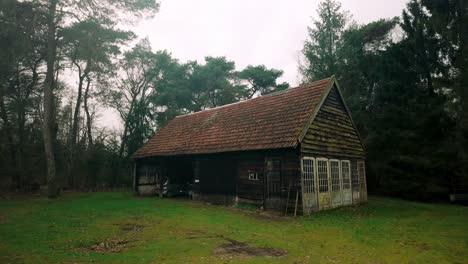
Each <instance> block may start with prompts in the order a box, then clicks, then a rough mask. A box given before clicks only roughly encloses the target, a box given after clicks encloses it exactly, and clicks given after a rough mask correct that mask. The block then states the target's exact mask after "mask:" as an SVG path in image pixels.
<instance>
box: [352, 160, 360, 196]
mask: <svg viewBox="0 0 468 264" xmlns="http://www.w3.org/2000/svg"><path fill="white" fill-rule="evenodd" d="M351 187H352V189H353V191H359V174H358V169H357V162H356V161H353V162H351Z"/></svg>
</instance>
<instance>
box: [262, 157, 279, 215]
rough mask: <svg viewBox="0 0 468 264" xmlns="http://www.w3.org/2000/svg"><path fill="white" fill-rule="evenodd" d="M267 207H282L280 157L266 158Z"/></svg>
mask: <svg viewBox="0 0 468 264" xmlns="http://www.w3.org/2000/svg"><path fill="white" fill-rule="evenodd" d="M265 207H266V209H280V208H281V159H280V158H266V160H265Z"/></svg>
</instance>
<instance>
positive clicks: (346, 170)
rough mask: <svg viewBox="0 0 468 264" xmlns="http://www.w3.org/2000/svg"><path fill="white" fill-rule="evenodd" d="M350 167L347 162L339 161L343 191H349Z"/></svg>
mask: <svg viewBox="0 0 468 264" xmlns="http://www.w3.org/2000/svg"><path fill="white" fill-rule="evenodd" d="M349 174H350V165H349V161H348V160H342V161H341V177H342V179H343V190H349V189H351V182H350V175H349Z"/></svg>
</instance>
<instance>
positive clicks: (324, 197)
mask: <svg viewBox="0 0 468 264" xmlns="http://www.w3.org/2000/svg"><path fill="white" fill-rule="evenodd" d="M316 161H317V180H318V204H319V210H324V209H328V208H330V206H331V199H330V181H329V175H330V171H329V168H328V159H324V158H318V159H316Z"/></svg>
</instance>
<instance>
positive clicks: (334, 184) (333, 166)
mask: <svg viewBox="0 0 468 264" xmlns="http://www.w3.org/2000/svg"><path fill="white" fill-rule="evenodd" d="M330 178H331V190H332V192H336V191H339V190H340V189H341V188H340V161H339V160H330Z"/></svg>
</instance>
